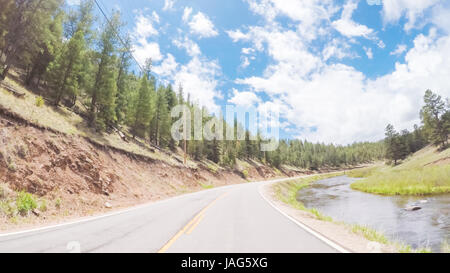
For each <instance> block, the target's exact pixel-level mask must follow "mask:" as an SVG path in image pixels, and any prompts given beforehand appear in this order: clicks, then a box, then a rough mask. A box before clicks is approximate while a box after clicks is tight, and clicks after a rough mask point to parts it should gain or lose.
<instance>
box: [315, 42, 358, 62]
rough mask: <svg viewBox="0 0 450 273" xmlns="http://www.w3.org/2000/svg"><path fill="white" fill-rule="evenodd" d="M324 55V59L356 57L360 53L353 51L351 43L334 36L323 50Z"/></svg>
mask: <svg viewBox="0 0 450 273" xmlns="http://www.w3.org/2000/svg"><path fill="white" fill-rule="evenodd" d="M322 57H323V60H324V61H328V60H329V59H331V58H336V59H339V60H341V59H344V58H356V57H358V55H357V54H356V53H354V52H352V51H351V48H350V45H349V44H348V43H347V42H345V41H344V40H342V39H337V38H334V39H333V40H332V41H331V42H329V43H328V44H327V45H325V47H324V49H323V50H322Z"/></svg>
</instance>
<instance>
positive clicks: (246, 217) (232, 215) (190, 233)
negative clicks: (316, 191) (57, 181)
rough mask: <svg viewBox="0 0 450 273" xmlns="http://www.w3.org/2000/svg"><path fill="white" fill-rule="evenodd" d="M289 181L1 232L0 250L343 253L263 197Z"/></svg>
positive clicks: (238, 187)
mask: <svg viewBox="0 0 450 273" xmlns="http://www.w3.org/2000/svg"><path fill="white" fill-rule="evenodd" d="M291 179H292V178H291ZM282 180H284V179H280V180H274V181H270V182H260V183H247V184H240V185H233V186H227V187H221V188H216V189H212V190H207V191H201V192H197V193H192V194H187V195H183V196H178V197H175V198H171V199H168V200H164V201H160V202H156V203H152V204H148V205H144V206H140V207H136V208H132V209H128V210H125V211H121V212H116V213H111V214H108V215H103V216H99V217H92V218H87V219H83V220H79V221H77V222H72V223H67V224H62V225H57V226H51V227H46V228H41V229H36V230H30V231H25V232H18V233H10V234H0V252H27V253H28V252H33V253H35V252H39V253H41V252H44V253H45V252H51V253H54V252H79V251H81V252H144V253H149V252H183V253H185V252H187V253H277V252H280V253H304V252H307V253H308V252H328V253H329V252H340V251H341V252H343V251H344V250H343V249H341V248H340V247H339V246H337V245H334V244H333V243H331V242H328V241H327V240H326V239H324V238H321V236H320V235H317V234H314V232H313V231H310V230H309V231H307V230H308V228H307V227H304V226H302V225H301V224H300V223H296V222H295V221H294V220H292V219H290V218H289V217H288V216H286V215H283V214H282V213H281V212H280V211H278V210H277V209H276V208H274V207H273V206H272V205H271V204H270V203H269V202H268V201H267V200H266V199H265V198H264V197H263V196H262V195H261V194H260V191H259V190H260V187H261V186H263V185H265V184H266V183H273V182H276V181H282Z"/></svg>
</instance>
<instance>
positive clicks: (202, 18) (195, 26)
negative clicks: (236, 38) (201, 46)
mask: <svg viewBox="0 0 450 273" xmlns="http://www.w3.org/2000/svg"><path fill="white" fill-rule="evenodd" d="M191 12H192V8H185V10H184V14H183V21H185V22H187V24H188V25H189V28H190V31H191V33H192V34H195V35H197V36H199V37H200V38H209V37H214V36H217V35H219V33H218V32H217V30H216V28H215V27H214V24H213V23H212V22H211V20H210V19H209V17H208V16H207V15H205V14H204V13H202V12H197V14H195V15H194V16H192V18H190V15H191ZM189 19H190V20H189Z"/></svg>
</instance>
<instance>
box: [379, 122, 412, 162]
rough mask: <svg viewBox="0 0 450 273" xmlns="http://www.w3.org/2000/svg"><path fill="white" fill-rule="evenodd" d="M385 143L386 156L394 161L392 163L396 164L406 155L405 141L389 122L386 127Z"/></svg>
mask: <svg viewBox="0 0 450 273" xmlns="http://www.w3.org/2000/svg"><path fill="white" fill-rule="evenodd" d="M385 143H386V158H387V159H390V160H392V161H394V165H397V162H398V161H399V160H402V159H405V158H406V156H407V155H408V151H407V147H406V144H405V142H404V141H402V138H401V137H400V135H399V134H398V133H397V132H396V131H395V129H394V126H392V125H391V124H389V125H388V126H387V127H386V139H385Z"/></svg>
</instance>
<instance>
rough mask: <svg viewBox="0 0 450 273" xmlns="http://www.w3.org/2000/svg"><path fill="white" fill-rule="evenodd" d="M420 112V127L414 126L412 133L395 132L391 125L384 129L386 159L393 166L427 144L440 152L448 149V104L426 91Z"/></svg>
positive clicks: (449, 108)
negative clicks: (435, 147)
mask: <svg viewBox="0 0 450 273" xmlns="http://www.w3.org/2000/svg"><path fill="white" fill-rule="evenodd" d="M424 103H425V105H424V106H423V108H422V110H421V111H420V117H421V120H422V126H421V127H419V126H418V125H415V126H414V131H413V132H409V131H408V130H403V131H401V132H400V133H398V132H396V131H395V128H394V126H393V125H391V124H389V125H388V126H387V127H386V138H385V146H386V158H387V159H388V160H389V161H390V162H392V163H393V164H394V165H397V163H398V162H399V161H401V160H403V159H405V158H406V157H407V156H408V155H410V154H412V153H415V152H417V151H418V150H420V149H422V148H423V147H425V146H426V145H428V144H430V143H431V144H433V145H434V146H437V147H438V148H439V149H440V150H444V149H446V148H447V147H448V135H449V134H450V103H449V101H448V99H447V102H446V101H445V100H443V99H442V97H441V96H439V95H437V94H435V93H433V92H432V91H431V90H427V91H426V92H425V96H424Z"/></svg>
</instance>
